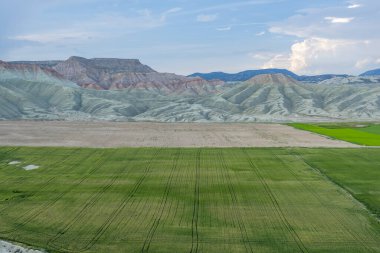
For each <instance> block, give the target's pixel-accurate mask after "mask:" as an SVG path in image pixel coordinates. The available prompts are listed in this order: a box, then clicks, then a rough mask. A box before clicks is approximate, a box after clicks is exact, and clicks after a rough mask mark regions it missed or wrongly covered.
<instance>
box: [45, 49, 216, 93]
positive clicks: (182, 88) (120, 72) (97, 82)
mask: <svg viewBox="0 0 380 253" xmlns="http://www.w3.org/2000/svg"><path fill="white" fill-rule="evenodd" d="M53 69H54V70H55V71H57V72H58V73H60V74H61V75H62V76H64V77H65V78H67V79H68V80H70V81H73V82H75V83H77V84H78V85H79V86H81V87H83V88H92V89H97V90H120V89H131V88H135V89H145V90H155V91H160V92H162V93H165V94H182V93H186V94H196V95H199V94H203V93H217V86H218V85H222V84H223V82H222V81H206V80H204V79H202V78H199V77H197V78H195V77H185V76H180V75H176V74H171V73H159V72H157V71H155V70H153V69H152V68H150V67H148V66H146V65H143V64H141V63H140V61H139V60H136V59H114V58H94V59H86V58H82V57H77V56H73V57H70V58H69V59H67V60H66V61H62V62H60V63H58V64H57V65H55V66H53Z"/></svg>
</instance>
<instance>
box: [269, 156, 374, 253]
mask: <svg viewBox="0 0 380 253" xmlns="http://www.w3.org/2000/svg"><path fill="white" fill-rule="evenodd" d="M289 154H290V155H292V156H293V157H296V158H297V159H298V160H299V161H301V162H302V163H304V164H305V165H306V166H307V167H309V168H310V169H311V170H312V171H315V172H318V174H320V175H325V174H323V173H322V172H321V170H319V169H318V168H316V167H314V166H312V165H311V164H310V163H309V162H307V161H306V160H305V159H303V158H302V157H301V156H300V155H299V153H297V152H296V151H294V150H293V151H292V152H290V153H289ZM276 157H277V156H276ZM277 159H278V160H281V162H282V163H283V164H284V166H286V167H288V168H289V166H287V165H286V164H285V163H284V161H282V159H280V158H279V157H277ZM289 171H290V173H291V174H292V175H293V176H294V177H295V178H296V179H297V180H298V181H299V182H300V183H301V184H302V185H303V186H304V187H305V188H306V189H307V190H308V192H310V193H311V194H312V195H313V196H314V197H315V198H316V199H317V200H318V202H319V203H320V204H321V206H325V205H324V202H323V200H322V199H321V197H320V196H319V194H318V193H317V192H316V191H315V190H314V189H313V188H312V187H310V186H309V185H308V184H306V183H305V182H304V181H303V180H301V179H299V178H298V176H297V175H296V174H295V173H294V172H293V171H292V170H291V168H289ZM325 177H327V176H325ZM328 182H331V180H330V179H328ZM333 184H334V185H337V184H335V183H333ZM337 186H338V187H340V188H342V187H341V186H339V185H337ZM342 189H343V190H344V191H346V190H345V189H344V188H342ZM325 209H326V210H327V211H328V212H329V214H330V215H331V216H332V217H334V219H336V220H337V221H338V223H339V224H340V225H341V226H342V227H343V228H344V229H343V231H345V232H347V233H348V234H349V235H350V236H351V237H352V238H354V239H355V240H356V241H358V242H359V243H360V244H361V246H362V247H364V248H365V249H367V250H369V251H370V252H376V251H374V250H373V249H371V248H369V247H368V245H367V243H368V242H366V241H363V240H362V239H361V238H360V237H358V236H356V235H355V234H354V233H352V232H351V230H350V228H349V227H347V226H346V225H345V224H344V222H343V221H342V220H341V219H340V218H339V217H338V216H337V215H336V214H335V212H332V211H331V210H330V209H329V208H327V207H326V208H325Z"/></svg>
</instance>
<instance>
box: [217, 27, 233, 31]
mask: <svg viewBox="0 0 380 253" xmlns="http://www.w3.org/2000/svg"><path fill="white" fill-rule="evenodd" d="M231 28H232V27H231V26H224V27H219V28H216V30H217V31H220V32H223V31H230V30H231Z"/></svg>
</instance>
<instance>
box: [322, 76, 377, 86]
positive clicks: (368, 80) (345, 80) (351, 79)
mask: <svg viewBox="0 0 380 253" xmlns="http://www.w3.org/2000/svg"><path fill="white" fill-rule="evenodd" d="M319 84H321V85H339V84H351V85H368V84H380V76H347V77H334V78H331V79H328V80H324V81H321V82H319Z"/></svg>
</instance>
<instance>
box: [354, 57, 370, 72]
mask: <svg viewBox="0 0 380 253" xmlns="http://www.w3.org/2000/svg"><path fill="white" fill-rule="evenodd" d="M370 63H371V59H369V58H365V59H361V60H358V61H357V62H356V63H355V68H358V69H364V68H365V67H367V66H368V65H369V64H370Z"/></svg>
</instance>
